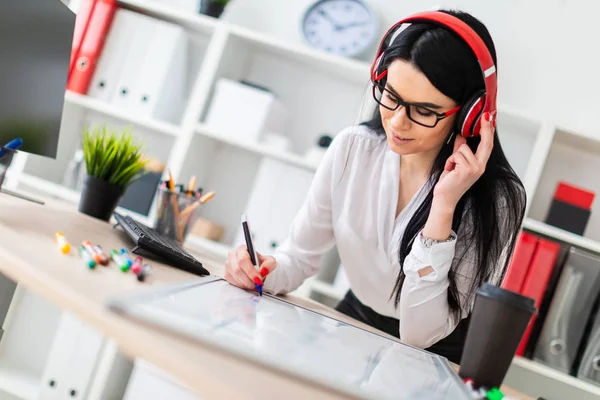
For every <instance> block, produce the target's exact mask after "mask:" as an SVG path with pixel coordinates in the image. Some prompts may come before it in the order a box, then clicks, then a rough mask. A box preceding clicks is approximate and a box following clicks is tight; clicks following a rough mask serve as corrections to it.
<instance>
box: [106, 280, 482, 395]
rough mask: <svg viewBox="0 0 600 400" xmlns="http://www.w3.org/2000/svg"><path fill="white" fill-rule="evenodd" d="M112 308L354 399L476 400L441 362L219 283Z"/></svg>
mask: <svg viewBox="0 0 600 400" xmlns="http://www.w3.org/2000/svg"><path fill="white" fill-rule="evenodd" d="M108 306H109V307H110V308H111V309H112V310H113V311H116V312H119V313H121V314H125V315H128V316H131V317H133V318H136V319H141V320H144V321H146V322H149V323H151V324H155V325H159V326H161V327H163V328H165V329H168V330H170V331H173V332H175V333H179V334H181V335H184V336H186V337H188V338H193V339H196V340H199V341H202V342H204V343H207V344H212V345H216V346H218V347H220V348H222V349H224V350H227V351H230V352H232V353H235V354H237V355H239V356H243V357H246V358H248V359H250V360H253V361H255V362H257V363H260V364H264V365H267V366H269V367H272V368H276V369H279V370H282V371H283V372H287V373H289V374H293V375H296V376H299V377H302V378H305V379H310V380H311V381H313V382H315V383H316V384H320V385H325V386H327V387H328V388H331V389H334V390H337V391H339V392H342V393H343V394H346V395H348V396H349V397H352V398H361V399H392V398H393V399H411V400H415V399H427V400H432V399H433V400H435V399H457V400H461V399H465V400H467V399H470V398H471V397H470V396H469V394H468V392H467V390H466V388H465V385H463V384H462V381H461V380H460V378H459V377H458V375H456V374H455V372H454V371H453V370H452V368H451V366H450V365H449V363H448V362H447V360H446V359H445V358H443V357H440V356H438V355H436V354H433V353H429V352H426V351H424V350H420V349H417V348H414V347H411V346H408V345H405V344H403V343H400V342H399V341H395V340H391V339H388V338H386V337H383V336H380V335H378V334H375V333H371V332H369V331H367V330H364V329H361V328H357V327H355V326H352V325H349V324H347V323H345V322H342V321H338V320H336V319H334V318H330V317H328V316H325V315H322V314H319V313H317V312H314V311H312V310H308V309H305V308H302V307H299V306H297V305H294V304H291V303H289V302H287V301H285V300H284V299H282V298H279V297H275V296H270V295H264V296H262V297H261V296H258V294H257V293H256V292H254V291H247V290H243V289H239V288H237V287H235V286H232V285H230V284H229V283H228V282H226V281H225V280H223V279H221V278H219V277H214V276H209V277H204V278H200V279H198V280H194V281H191V282H188V283H185V284H182V285H177V286H172V287H168V288H164V289H158V290H156V289H155V290H151V291H149V292H147V293H143V294H135V295H128V296H123V297H118V298H115V299H112V300H110V301H109V302H108Z"/></svg>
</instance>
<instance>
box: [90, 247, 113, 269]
mask: <svg viewBox="0 0 600 400" xmlns="http://www.w3.org/2000/svg"><path fill="white" fill-rule="evenodd" d="M93 247H94V251H95V252H96V254H98V257H100V261H99V262H100V264H102V265H108V263H110V258H108V256H107V255H106V253H105V252H104V249H103V248H102V247H101V246H99V245H97V244H95V245H94V246H93Z"/></svg>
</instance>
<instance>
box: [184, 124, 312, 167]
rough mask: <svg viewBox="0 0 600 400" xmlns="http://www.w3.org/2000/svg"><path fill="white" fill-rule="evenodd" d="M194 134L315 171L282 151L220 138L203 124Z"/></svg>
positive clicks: (258, 144)
mask: <svg viewBox="0 0 600 400" xmlns="http://www.w3.org/2000/svg"><path fill="white" fill-rule="evenodd" d="M196 132H197V133H198V134H199V135H202V136H206V137H209V138H211V139H215V140H217V141H219V142H222V143H226V144H228V145H231V146H236V147H238V148H241V149H244V150H248V151H250V152H253V153H257V154H260V155H262V156H265V157H270V158H273V159H276V160H279V161H283V162H284V163H286V164H290V165H293V166H295V167H300V168H302V169H305V170H308V171H311V172H314V171H316V169H317V166H316V165H314V164H312V163H310V162H308V161H307V160H305V159H304V158H303V157H301V156H299V155H296V154H293V153H290V152H286V151H282V150H280V149H277V148H273V147H269V146H266V145H263V144H260V143H255V142H243V141H240V140H238V139H234V138H229V137H226V136H222V135H220V134H218V133H217V132H215V131H213V130H211V129H210V128H209V127H208V126H206V125H204V124H198V126H197V127H196Z"/></svg>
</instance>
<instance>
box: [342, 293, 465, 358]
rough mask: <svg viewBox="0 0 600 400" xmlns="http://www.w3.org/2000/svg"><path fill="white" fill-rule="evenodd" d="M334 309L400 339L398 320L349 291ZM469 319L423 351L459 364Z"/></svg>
mask: <svg viewBox="0 0 600 400" xmlns="http://www.w3.org/2000/svg"><path fill="white" fill-rule="evenodd" d="M335 309H336V310H337V311H339V312H341V313H342V314H345V315H347V316H349V317H351V318H354V319H356V320H358V321H360V322H363V323H365V324H367V325H369V326H372V327H373V328H375V329H379V330H380V331H383V332H385V333H387V334H388V335H391V336H395V337H397V338H400V321H399V320H398V319H396V318H391V317H386V316H384V315H381V314H379V313H377V312H376V311H375V310H373V309H372V308H370V307H367V306H365V305H364V304H363V303H361V302H360V300H358V298H356V296H355V295H354V293H352V291H351V290H349V291H348V293H346V296H345V297H344V299H343V300H342V301H341V302H340V303H339V304H338V305H337V306H336V308H335ZM469 319H470V318H469V317H467V318H464V319H463V320H462V321H461V322H459V324H458V326H457V327H456V329H455V330H454V332H452V333H451V334H450V335H448V336H447V337H445V338H444V339H442V340H440V341H439V342H437V343H435V344H434V345H433V346H431V347H429V348H427V349H425V350H427V351H430V352H432V353H435V354H439V355H440V356H443V357H446V358H447V359H448V360H450V361H452V362H454V363H456V364H460V358H461V356H462V351H463V347H464V344H465V339H466V337H467V329H468V328H469Z"/></svg>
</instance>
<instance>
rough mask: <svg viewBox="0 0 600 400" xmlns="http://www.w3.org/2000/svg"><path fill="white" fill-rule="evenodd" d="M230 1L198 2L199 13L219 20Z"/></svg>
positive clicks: (207, 0)
mask: <svg viewBox="0 0 600 400" xmlns="http://www.w3.org/2000/svg"><path fill="white" fill-rule="evenodd" d="M229 1H230V0H200V13H201V14H206V15H210V16H211V17H215V18H219V17H220V16H221V14H223V10H225V6H226V5H227V3H229Z"/></svg>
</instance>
